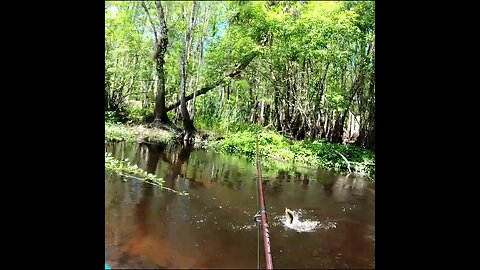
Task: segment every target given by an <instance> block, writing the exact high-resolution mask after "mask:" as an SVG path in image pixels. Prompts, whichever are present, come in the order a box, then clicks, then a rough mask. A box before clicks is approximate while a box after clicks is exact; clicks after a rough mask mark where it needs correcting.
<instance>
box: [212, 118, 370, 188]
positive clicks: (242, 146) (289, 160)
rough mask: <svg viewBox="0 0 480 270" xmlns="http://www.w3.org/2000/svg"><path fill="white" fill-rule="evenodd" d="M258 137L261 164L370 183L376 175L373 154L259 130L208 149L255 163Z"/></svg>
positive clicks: (239, 134) (227, 138) (236, 135)
mask: <svg viewBox="0 0 480 270" xmlns="http://www.w3.org/2000/svg"><path fill="white" fill-rule="evenodd" d="M257 134H258V137H259V149H260V153H261V156H262V160H263V162H264V163H267V164H269V163H270V164H271V165H273V163H276V162H275V161H281V162H284V163H285V165H302V166H307V167H322V168H325V169H330V170H335V171H338V172H344V173H348V172H350V171H351V172H352V173H356V174H359V175H362V176H368V177H370V178H372V179H373V177H374V175H375V153H374V152H373V151H370V150H366V149H363V148H361V147H357V146H353V145H343V144H332V143H327V142H325V141H322V140H315V141H307V140H305V141H292V140H289V139H287V138H285V137H284V136H281V135H279V134H278V133H276V132H274V131H271V130H266V129H263V128H258V127H250V128H248V129H247V130H244V131H239V132H234V133H230V134H226V135H225V138H224V139H222V140H219V141H214V142H209V144H208V146H209V147H210V148H212V149H215V150H217V151H220V152H224V153H228V154H236V155H241V156H244V157H247V158H249V159H254V158H255V156H256V148H255V142H256V136H257ZM342 156H343V157H342ZM345 159H346V160H347V161H348V162H347V161H346V160H345ZM349 165H350V170H349V169H348V168H349ZM273 166H275V165H273Z"/></svg>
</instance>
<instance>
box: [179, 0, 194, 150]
mask: <svg viewBox="0 0 480 270" xmlns="http://www.w3.org/2000/svg"><path fill="white" fill-rule="evenodd" d="M196 9H197V2H196V1H193V6H192V10H191V13H190V20H189V21H190V22H189V24H188V28H187V31H186V33H185V40H184V46H183V52H182V56H181V58H180V91H181V97H180V111H181V113H182V122H183V128H184V130H185V135H186V137H185V138H186V139H187V141H188V140H189V137H191V136H192V135H194V133H195V132H196V131H197V130H196V129H195V126H194V125H193V121H192V119H191V118H190V115H189V113H188V110H187V99H186V97H185V92H186V80H187V71H186V68H187V64H188V59H187V56H188V54H189V48H190V44H191V42H192V31H193V23H194V21H195V11H196ZM184 11H185V10H184Z"/></svg>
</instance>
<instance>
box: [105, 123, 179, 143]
mask: <svg viewBox="0 0 480 270" xmlns="http://www.w3.org/2000/svg"><path fill="white" fill-rule="evenodd" d="M174 136H175V135H174V134H173V132H169V131H166V130H163V129H153V128H146V127H143V126H139V125H138V126H128V125H123V124H113V123H107V122H105V140H107V141H145V142H157V143H170V142H172V140H173V139H174Z"/></svg>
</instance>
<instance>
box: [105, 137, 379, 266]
mask: <svg viewBox="0 0 480 270" xmlns="http://www.w3.org/2000/svg"><path fill="white" fill-rule="evenodd" d="M106 151H109V152H111V153H112V154H113V156H114V157H115V158H118V159H124V160H125V159H126V160H128V161H129V162H130V163H132V164H136V165H137V166H139V167H141V168H143V169H145V170H146V171H147V172H149V173H153V174H156V175H158V176H159V177H162V178H163V179H164V180H165V186H167V187H169V188H173V189H176V190H180V191H183V190H184V191H188V192H189V193H190V195H189V196H179V195H176V194H174V193H171V192H164V191H162V190H159V189H158V188H156V187H154V186H152V185H149V184H145V183H143V182H141V181H134V180H132V181H126V182H125V181H122V179H120V178H118V177H117V176H116V175H115V174H110V173H106V176H105V254H106V261H107V263H109V264H110V265H111V266H112V268H172V267H173V268H255V267H256V265H257V228H256V226H255V224H254V223H253V221H252V217H253V215H254V214H255V213H256V212H257V211H258V206H257V198H256V168H255V167H254V166H253V165H252V164H251V163H250V162H248V161H247V160H245V159H242V158H238V157H232V156H225V155H221V154H217V153H212V152H207V151H203V150H193V149H191V148H184V147H179V148H176V147H166V146H165V145H139V144H129V143H117V144H109V145H106ZM263 178H264V180H265V181H264V193H265V199H266V204H267V212H268V215H269V225H270V238H271V243H272V254H273V261H274V267H275V268H317V269H318V268H323V269H325V268H330V269H332V268H356V269H358V268H362V269H365V268H374V266H375V198H374V187H373V186H372V184H370V183H369V182H367V181H365V180H364V179H361V178H354V177H345V176H339V175H335V174H332V173H330V172H327V171H323V170H311V171H302V172H301V173H300V172H290V171H282V170H279V171H268V170H266V171H265V172H264V176H263ZM285 207H288V208H290V209H292V210H294V211H296V213H298V215H299V216H300V218H301V219H302V220H311V221H315V222H317V223H318V224H319V226H317V228H316V229H315V230H314V231H313V232H298V231H296V230H295V229H292V228H289V227H286V226H284V224H283V223H282V218H284V216H283V215H284V210H285ZM260 240H261V239H260ZM260 267H264V260H263V248H262V245H260Z"/></svg>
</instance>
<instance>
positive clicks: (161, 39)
mask: <svg viewBox="0 0 480 270" xmlns="http://www.w3.org/2000/svg"><path fill="white" fill-rule="evenodd" d="M142 6H143V8H144V9H145V12H146V13H147V16H148V19H149V20H150V24H151V25H152V29H153V34H154V36H155V52H154V54H153V60H154V61H155V69H156V71H157V78H158V81H157V96H156V98H155V107H154V109H153V113H154V115H155V120H154V122H153V125H154V126H160V125H161V124H171V121H170V119H168V116H167V109H166V106H165V70H164V64H165V53H166V51H167V46H168V36H167V33H168V28H167V22H166V18H165V13H164V12H163V7H162V4H161V3H160V1H156V8H157V14H158V20H159V21H160V31H159V33H158V32H157V29H156V27H155V24H154V23H153V20H152V18H151V17H150V13H149V12H148V8H147V5H146V4H145V2H142Z"/></svg>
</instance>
